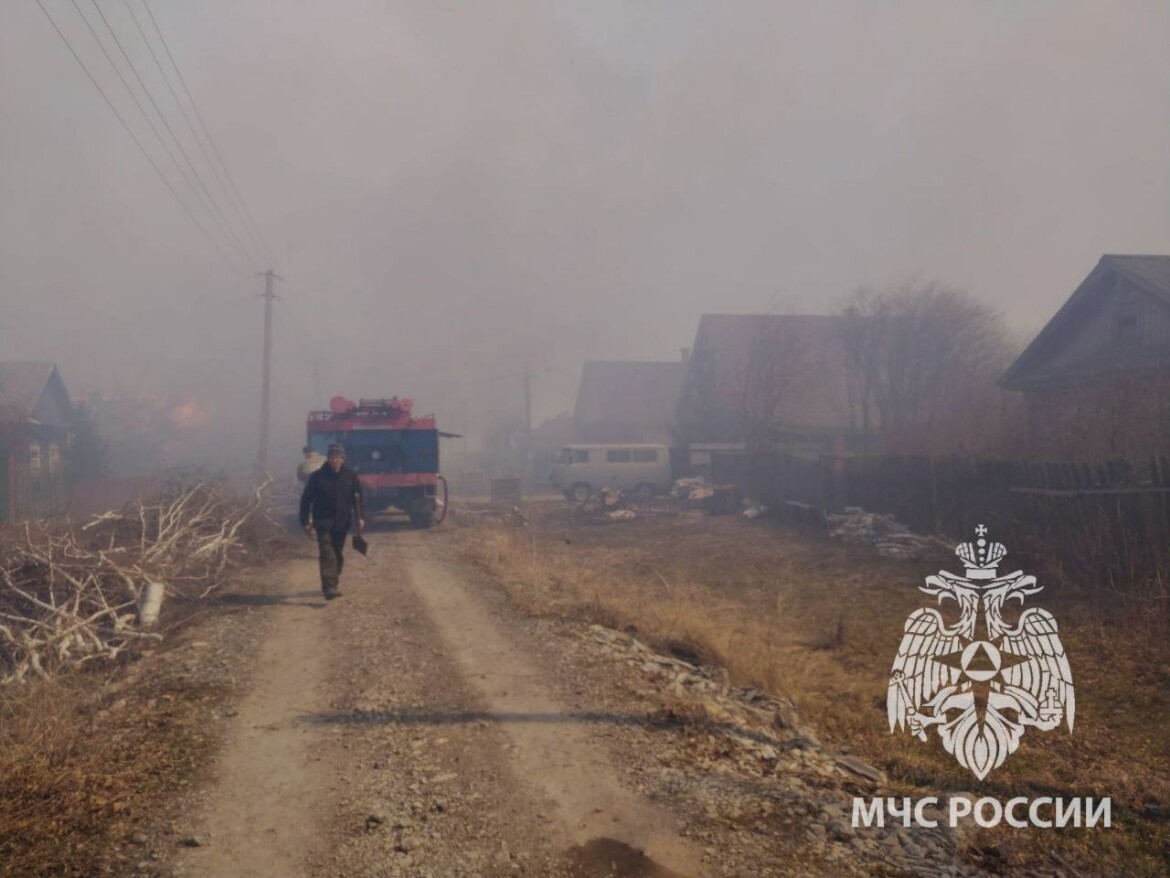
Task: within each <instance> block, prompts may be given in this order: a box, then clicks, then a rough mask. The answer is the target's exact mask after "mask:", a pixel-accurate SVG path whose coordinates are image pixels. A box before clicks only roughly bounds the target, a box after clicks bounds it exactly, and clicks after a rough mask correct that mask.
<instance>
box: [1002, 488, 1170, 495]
mask: <svg viewBox="0 0 1170 878" xmlns="http://www.w3.org/2000/svg"><path fill="white" fill-rule="evenodd" d="M1010 491H1011V493H1013V494H1035V495H1037V496H1042V497H1077V496H1080V495H1088V494H1093V495H1098V496H1101V495H1111V494H1170V488H1168V487H1157V486H1155V485H1117V486H1114V487H1106V488H1019V487H1016V488H1011V489H1010Z"/></svg>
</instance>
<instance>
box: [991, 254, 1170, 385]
mask: <svg viewBox="0 0 1170 878" xmlns="http://www.w3.org/2000/svg"><path fill="white" fill-rule="evenodd" d="M1111 274H1116V275H1120V276H1121V277H1124V278H1126V279H1127V280H1129V281H1130V282H1131V283H1133V284H1134V285H1135V286H1137V287H1138V288H1139V289H1141V290H1144V291H1145V292H1147V293H1149V294H1150V295H1152V296H1156V297H1158V298H1159V299H1162V300H1163V301H1166V302H1170V256H1132V255H1121V254H1115V253H1106V254H1105V255H1104V256H1102V257H1101V258H1100V260H1098V262H1097V264H1096V266H1094V268H1093V270H1092V271H1090V272H1089V274H1088V275H1087V276H1086V277H1085V279H1084V280H1083V281H1081V283H1080V285H1079V286H1078V287H1077V288H1076V289H1075V290H1074V291H1073V293H1072V295H1071V296H1069V298H1068V300H1067V301H1066V302H1065V303H1064V304H1063V305H1062V306H1061V307H1060V310H1058V311H1057V312H1056V313H1055V314H1054V315H1053V316H1052V319H1051V320H1049V321H1048V323H1047V324H1045V326H1044V328H1043V329H1041V330H1040V332H1039V333H1037V335H1036V337H1035V338H1034V339H1032V342H1031V344H1029V345H1028V346H1027V347H1026V348H1025V349H1024V352H1023V353H1022V354H1020V356H1019V357H1017V358H1016V361H1015V362H1014V363H1012V365H1011V366H1009V367H1008V369H1007V371H1006V372H1004V374H1003V377H1002V378H1000V380H999V384H1000V386H1001V387H1004V388H1006V389H1008V390H1022V389H1024V388H1025V387H1027V386H1028V385H1029V384H1031V383H1033V382H1034V381H1036V380H1038V379H1042V378H1043V377H1044V375H1043V374H1042V373H1043V371H1044V370H1043V367H1044V365H1045V364H1046V363H1048V362H1049V361H1050V360H1051V359H1052V357H1053V356H1054V355H1055V354H1056V353H1058V352H1059V350H1060V348H1061V345H1062V341H1063V340H1064V339H1065V338H1066V337H1067V334H1068V333H1069V332H1070V331H1071V330H1072V329H1073V327H1074V326H1075V325H1076V324H1078V323H1079V322H1080V321H1081V320H1083V319H1085V318H1086V317H1087V315H1089V314H1090V313H1091V312H1092V311H1093V310H1094V309H1096V308H1097V307H1099V306H1100V304H1101V302H1102V301H1103V299H1104V297H1105V296H1107V295H1109V293H1110V292H1111V290H1112V286H1111V285H1109V284H1106V283H1103V281H1104V280H1105V279H1106V278H1107V277H1109V276H1110V275H1111Z"/></svg>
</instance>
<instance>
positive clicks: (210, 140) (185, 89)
mask: <svg viewBox="0 0 1170 878" xmlns="http://www.w3.org/2000/svg"><path fill="white" fill-rule="evenodd" d="M142 6H143V7H144V8H145V9H146V14H147V15H148V16H150V23H151V24H152V25H153V26H154V31H155V33H157V34H158V38H159V40H161V41H162V45H163V49H165V50H166V53H167V58H169V59H170V62H171V66H172V67H173V68H174V69H175V74H176V75H177V76H178V77H179V84H180V85H182V86H183V92H184V93H185V94H186V95H187V100H189V101H190V102H191V109H193V110H194V111H195V117H196V118H197V119H198V120H199V126H200V128H202V129H203V134H204V136H206V137H207V142H208V143H209V144H210V145H211V151H212V152H214V153H215V157H216V158H217V159H218V160H219V164H220V167H221V168H223V173H224V176H225V177H227V180H228V183H229V184H231V189H232V192H234V193H235V196H236V198H237V199H238V200H239V203H240V206H241V207H242V208H243V210H244V214H245V215H246V216H247V217H248V221H249V222H250V223H251V224H252V230H253V232H254V233H255V234H256V237H257V238H258V239H259V241H260V243H261V245H262V246H263V247H264V255H265V256H267V257H268V259H269V261H270V262H273V263H275V262H276V259H275V258H274V257H273V255H272V248H271V247H269V246H268V242H267V240H265V238H264V235H263V234H262V233H261V232H260V228H259V226H257V225H256V220H255V219H253V217H252V211H250V210H248V203H247V202H246V201H244V197H243V196H242V195H240V190H239V188H238V187H237V186H236V181H235V179H234V178H233V177H232V173H231V171H229V170H228V166H227V163H226V162H224V160H223V155H222V153H220V151H219V147H217V146H216V145H215V138H213V137H212V136H211V132H210V131H209V130H208V128H207V122H206V121H205V120H204V118H203V114H202V113H201V112H199V105H198V104H196V103H195V98H194V96H193V95H192V94H191V89H189V88H188V87H187V80H185V79H184V78H183V72H182V71H181V70H179V65H178V63H177V62H176V61H175V56H174V55H172V54H171V47H170V46H169V45H168V44H167V38H166V37H164V36H163V32H162V30H161V29H160V28H159V26H158V22H157V21H155V18H154V13H153V12H152V11H151V9H150V3H149V0H142Z"/></svg>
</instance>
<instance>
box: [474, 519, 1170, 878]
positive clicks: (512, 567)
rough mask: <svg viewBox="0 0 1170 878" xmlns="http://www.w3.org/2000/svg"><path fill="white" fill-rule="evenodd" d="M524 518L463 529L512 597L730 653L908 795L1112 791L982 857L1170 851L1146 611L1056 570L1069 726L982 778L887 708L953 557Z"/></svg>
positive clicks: (1169, 683) (695, 649)
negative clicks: (1071, 692)
mask: <svg viewBox="0 0 1170 878" xmlns="http://www.w3.org/2000/svg"><path fill="white" fill-rule="evenodd" d="M528 519H529V521H530V522H531V524H530V526H529V527H525V528H512V527H506V526H499V525H492V524H491V523H490V522H488V523H482V524H479V525H478V526H472V522H471V520H470V519H467V518H464V519H462V521H463V522H464V525H463V526H462V527H460V530H459V533H458V534H457V541H458V543H459V545H460V547H461V549H462V550H463V551H464V552H465V553H467V554H468V555H470V556H471V557H472V558H474V559H475V560H476V561H477V562H478V563H479V564H481V565H482V566H483V567H484V568H486V570H487V571H488V572H489V573H490V574H491V575H492V576H493V577H495V578H496V579H498V580H499V581H500V582H501V583H502V584H503V585H504V587H505V588H506V589H507V590H508V593H509V595H510V597H511V598H512V599H513V600H514V601H515V602H516V603H517V604H518V605H519V606H521V607H523V608H524V609H525V610H526V611H528V612H530V613H533V614H538V615H544V614H551V615H558V616H563V617H569V618H588V619H591V620H593V621H597V622H600V623H602V624H605V625H608V626H611V627H615V628H619V629H620V628H630V627H632V628H634V629H636V630H637V631H638V632H639V636H642V637H644V638H649V639H651V640H653V641H656V642H657V643H659V644H661V645H663V646H665V647H666V648H669V649H671V650H672V651H674V652H675V653H676V654H678V655H680V656H684V657H694V658H698V659H700V660H702V661H705V662H709V663H714V664H719V665H722V666H723V667H725V668H726V669H727V671H728V673H729V674H730V677H731V679H732V681H733V682H734V683H736V684H738V685H751V686H757V687H759V688H761V689H765V690H767V691H770V692H773V693H778V694H784V695H787V696H789V697H790V698H792V699H793V700H794V701H795V703H796V705H797V707H798V709H799V710H800V712H801V713H802V715H803V716H804V718H805V720H806V721H808V722H809V723H811V724H812V725H813V726H814V727H815V728H816V729H817V730H818V731H819V733H820V734H821V735H822V736H824V737H825V738H826V739H827V740H828V741H830V742H831V743H832V744H833V745H834V746H835V747H837V748H838V749H842V750H851V751H852V752H855V753H857V754H859V755H861V756H863V757H864V758H866V759H868V760H870V761H872V762H873V763H875V764H877V765H880V766H882V767H883V768H885V769H886V771H887V772H888V774H889V776H890V778H891V782H892V784H893V785H894V786H895V787H896V788H899V789H902V790H904V793H905V794H906V795H913V796H923V795H930V794H937V793H947V792H958V791H973V792H977V793H978V794H979V795H991V796H996V797H1002V798H1007V797H1010V796H1012V795H1026V796H1032V797H1034V796H1041V795H1053V796H1064V797H1073V796H1093V797H1095V798H1096V797H1102V796H1110V797H1112V799H1113V813H1114V826H1113V828H1112V829H1109V830H1102V829H1099V828H1098V829H1091V830H1061V831H1057V832H1053V831H1041V830H1012V829H1006V828H1005V829H997V830H986V831H982V832H981V833H980V835H979V837H978V839H977V843H976V845H975V847H974V849H973V850H972V856H973V857H974V858H976V859H979V860H981V861H982V862H983V863H984V864H985V865H986V866H987V867H989V868H991V869H995V870H1006V869H1009V866H1012V867H1015V868H1021V869H1022V868H1024V867H1025V866H1040V865H1045V864H1047V865H1049V868H1050V857H1051V854H1052V851H1055V852H1056V853H1057V856H1059V857H1062V858H1063V859H1065V860H1067V861H1068V862H1070V863H1072V864H1074V865H1077V866H1078V867H1079V868H1083V869H1084V870H1085V871H1086V873H1088V874H1113V875H1122V874H1132V875H1160V874H1164V873H1165V870H1166V869H1167V868H1168V866H1170V825H1168V823H1167V817H1166V809H1167V806H1168V805H1170V732H1168V731H1167V729H1168V728H1170V645H1168V644H1167V642H1166V638H1165V636H1164V632H1161V631H1159V630H1158V629H1157V627H1156V626H1151V625H1149V624H1148V620H1143V619H1140V618H1136V619H1135V618H1134V616H1133V615H1132V613H1122V612H1118V613H1116V614H1111V613H1107V612H1105V611H1103V610H1102V609H1101V606H1100V602H1099V601H1096V602H1094V603H1092V604H1090V603H1088V602H1085V601H1083V600H1081V599H1080V598H1078V597H1076V596H1074V595H1071V594H1069V593H1068V591H1069V590H1067V589H1065V590H1063V593H1062V589H1060V587H1059V586H1057V585H1055V584H1052V583H1048V584H1047V585H1048V588H1047V589H1046V590H1045V591H1044V592H1043V594H1042V595H1041V597H1040V598H1039V599H1038V600H1037V602H1038V603H1039V604H1040V605H1042V606H1044V607H1046V608H1048V609H1050V610H1051V611H1052V612H1053V613H1054V614H1055V615H1056V617H1057V619H1058V621H1059V622H1060V625H1061V631H1062V638H1063V640H1064V643H1065V646H1066V649H1067V650H1068V653H1069V655H1070V659H1071V661H1072V666H1073V673H1074V679H1075V682H1076V687H1077V701H1078V710H1077V722H1076V728H1075V732H1074V734H1072V735H1070V734H1068V732H1067V730H1065V729H1064V728H1063V727H1062V728H1061V729H1059V730H1056V731H1053V732H1050V733H1044V734H1042V733H1038V732H1033V733H1032V734H1030V735H1028V736H1026V737H1025V740H1024V742H1023V744H1022V745H1021V748H1020V750H1019V751H1018V752H1017V753H1016V754H1015V755H1013V756H1012V758H1011V759H1009V760H1008V762H1007V764H1006V765H1005V766H1004V767H1003V768H1001V769H999V770H998V771H996V772H995V773H993V775H992V776H990V777H989V778H988V779H987V780H985V781H984V782H982V783H978V782H976V781H975V779H974V778H972V777H971V776H970V775H968V774H966V773H965V772H964V771H963V770H962V769H961V768H960V767H959V766H958V765H957V764H956V763H955V762H954V761H953V760H952V759H950V758H949V757H948V756H947V754H946V753H945V752H944V751H943V750H942V748H941V747H940V746H938V745H937V744H934V745H933V746H931V745H924V744H921V743H919V742H918V741H916V740H913V739H911V738H910V737H909V736H908V735H906V736H892V735H890V734H889V730H888V724H887V721H886V716H885V695H886V686H887V679H888V677H887V675H888V672H889V667H890V664H891V662H892V660H893V657H894V654H895V652H896V650H897V647H898V643H899V641H900V639H901V636H902V631H903V625H904V623H905V620H906V617H907V615H908V614H909V613H910V612H911V611H912V610H913V609H915V608H916V607H919V606H923V605H925V604H926V603H927V602H928V601H929V598H927V597H925V596H924V595H922V594H921V593H920V592H918V590H917V588H916V586H917V585H918V584H920V583H921V582H922V580H923V578H924V577H925V576H926V575H928V574H931V573H934V572H936V571H937V570H938V569H939V568H940V567H943V568H946V569H954V568H955V567H956V566H957V565H956V561H955V559H954V557H953V556H952V557H946V556H940V557H938V558H932V559H929V560H927V561H924V562H906V561H896V560H891V559H882V558H879V557H877V556H876V555H875V554H874V553H873V552H872V551H871V550H868V549H867V548H864V547H856V546H846V545H841V544H838V543H830V542H827V541H824V540H821V539H817V538H813V537H809V536H802V535H799V534H797V533H794V532H791V531H786V530H784V529H781V528H778V527H776V526H775V525H773V524H770V523H767V522H757V523H754V524H748V523H745V522H744V521H742V520H740V519H735V518H712V517H708V516H705V515H701V514H699V513H691V512H681V513H675V514H672V515H667V516H663V517H658V518H654V517H644V518H642V519H640V520H636V521H629V522H620V523H618V522H615V523H609V524H582V523H580V522H574V520H573V519H572V516H571V515H569V514H567V510H565V509H564V507H563V506H557V505H555V504H550V505H547V506H543V507H538V508H533V509H532V510H530V511H529V512H528ZM1009 548H1010V547H1009Z"/></svg>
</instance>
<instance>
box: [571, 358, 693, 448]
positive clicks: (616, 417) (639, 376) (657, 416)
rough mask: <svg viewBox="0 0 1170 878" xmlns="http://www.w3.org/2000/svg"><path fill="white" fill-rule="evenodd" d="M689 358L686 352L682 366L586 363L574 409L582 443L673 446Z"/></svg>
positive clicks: (640, 363)
mask: <svg viewBox="0 0 1170 878" xmlns="http://www.w3.org/2000/svg"><path fill="white" fill-rule="evenodd" d="M685 357H686V353H685V351H684V355H683V359H680V360H678V361H676V362H638V361H628V360H616V361H612V360H590V361H588V362H586V363H585V365H584V367H583V368H582V370H581V384H580V386H579V387H578V390H577V404H576V406H575V407H574V409H573V420H574V422H575V423H576V428H577V439H578V441H581V442H660V443H663V444H667V445H669V444H670V442H671V436H672V430H671V426H672V424H673V422H674V416H675V411H676V409H677V406H678V399H679V393H680V391H681V388H682V382H683V372H684V369H685Z"/></svg>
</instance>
